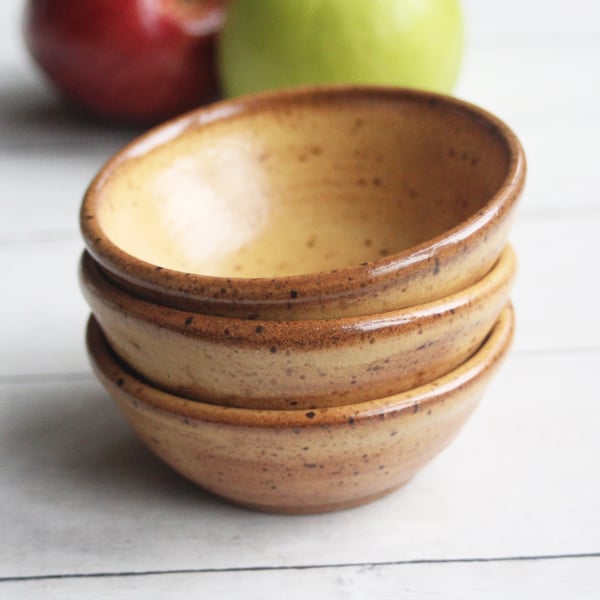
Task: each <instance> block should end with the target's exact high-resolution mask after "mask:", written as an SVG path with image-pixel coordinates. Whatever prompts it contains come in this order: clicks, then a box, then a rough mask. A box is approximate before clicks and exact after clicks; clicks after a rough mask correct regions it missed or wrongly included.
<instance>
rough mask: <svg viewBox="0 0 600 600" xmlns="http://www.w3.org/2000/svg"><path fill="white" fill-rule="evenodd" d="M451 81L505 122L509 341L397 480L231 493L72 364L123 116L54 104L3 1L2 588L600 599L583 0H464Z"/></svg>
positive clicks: (593, 123) (599, 166) (594, 187)
mask: <svg viewBox="0 0 600 600" xmlns="http://www.w3.org/2000/svg"><path fill="white" fill-rule="evenodd" d="M465 9H466V13H467V17H468V26H469V45H468V51H467V56H466V62H465V66H464V70H463V74H462V79H461V82H460V85H459V87H458V89H457V92H456V93H457V95H459V96H462V97H464V98H466V99H468V100H471V101H474V102H476V103H477V104H480V105H482V106H484V107H486V108H488V109H489V110H491V111H493V112H495V113H497V114H498V115H499V116H500V117H502V118H504V119H505V120H506V121H507V122H508V123H509V124H511V126H512V127H513V128H514V129H515V130H516V131H517V133H518V134H519V136H520V137H521V139H522V141H523V143H524V146H525V149H526V151H527V154H528V158H529V165H530V169H529V183H528V187H527V190H526V195H525V197H524V200H523V203H522V208H521V210H520V214H519V217H518V221H517V223H516V225H515V228H514V233H513V236H512V240H513V243H514V245H515V247H516V249H517V251H518V253H519V256H520V275H519V280H518V284H517V288H516V290H515V292H514V301H515V305H516V309H517V316H518V334H517V339H516V342H515V345H514V348H513V352H512V354H511V356H510V357H509V359H508V360H507V362H506V363H505V366H504V368H503V370H502V371H501V373H500V374H499V376H498V377H497V379H496V381H495V382H494V384H493V385H492V387H491V388H490V390H489V392H488V394H487V396H486V397H485V399H484V402H483V404H482V406H481V407H480V409H479V410H478V412H477V413H476V415H475V416H474V418H473V419H472V420H471V421H470V423H469V424H468V425H467V427H466V429H465V430H464V431H463V433H462V434H461V435H460V437H459V438H458V439H457V441H456V442H455V443H454V444H453V445H452V446H451V447H450V448H449V449H448V450H447V451H446V452H444V453H443V454H442V455H441V456H440V457H439V458H438V459H436V460H435V461H434V462H433V463H432V464H431V465H430V466H428V467H427V468H426V469H424V470H423V471H422V472H421V473H420V474H419V475H418V476H417V477H416V478H415V479H414V480H413V481H412V482H411V483H410V484H408V485H407V486H405V487H404V488H403V489H401V490H400V491H398V492H397V493H395V494H393V495H390V496H388V497H387V498H384V499H383V500H381V501H378V502H376V503H374V504H371V505H369V506H364V507H362V508H358V509H354V510H350V511H345V512H340V513H333V514H326V515H320V516H307V517H283V516H269V515H262V514H256V513H252V512H248V511H245V510H242V509H238V508H235V507H233V506H229V505H227V504H225V503H223V502H221V501H219V500H216V499H214V498H212V497H210V496H209V495H207V494H205V493H203V492H202V491H201V490H199V489H198V488H196V487H194V486H192V485H191V484H189V483H187V482H186V481H184V480H183V479H181V478H179V477H178V476H176V475H175V474H174V473H172V472H171V471H170V470H169V469H167V468H166V467H165V466H163V465H162V464H161V463H159V462H158V461H157V460H156V459H155V458H154V457H153V456H152V455H150V454H149V453H148V452H147V451H146V450H145V449H144V448H143V447H142V446H141V445H140V444H139V443H138V441H137V440H136V438H135V437H134V436H133V434H132V433H131V432H130V430H129V429H128V427H127V425H126V424H125V423H124V421H123V419H122V418H121V417H120V415H119V414H118V412H117V409H116V407H115V405H114V404H113V403H112V401H111V400H110V399H109V398H108V397H107V395H106V393H105V392H104V391H103V390H102V388H101V387H100V385H99V384H98V383H97V382H96V381H95V379H94V378H93V377H92V375H91V373H90V370H89V367H88V363H87V359H86V356H85V352H84V346H83V327H84V321H85V318H86V314H87V309H86V306H85V305H84V302H83V300H82V298H81V295H80V293H79V291H78V288H77V283H76V276H75V266H76V262H77V259H78V256H79V253H80V251H81V249H82V242H81V241H80V238H79V233H78V225H77V212H78V205H79V202H80V198H81V195H82V192H83V190H84V188H85V186H86V184H87V183H88V181H89V180H90V178H91V177H92V175H93V174H94V173H95V171H96V170H97V169H98V168H99V166H100V165H101V164H102V162H103V161H104V160H105V159H106V158H107V157H108V156H109V155H110V154H111V153H112V152H113V151H115V150H116V149H117V148H119V147H120V146H121V145H122V144H124V143H125V142H126V141H127V140H128V139H130V138H131V137H132V136H133V135H135V132H131V131H118V130H110V129H107V128H102V127H100V126H92V125H90V124H86V123H82V122H79V121H77V120H74V119H73V118H72V117H71V116H70V115H69V114H68V113H66V112H65V111H64V110H63V109H62V108H61V107H60V105H59V104H58V103H57V102H56V101H55V99H54V97H53V95H52V94H51V93H50V92H49V91H48V90H47V89H46V87H45V85H44V84H43V82H42V81H41V78H40V77H39V76H38V74H37V72H36V71H35V70H34V69H33V67H32V66H31V64H30V62H29V61H28V59H27V56H26V54H25V51H24V49H23V47H22V43H21V36H20V30H19V19H20V11H21V2H20V1H19V0H4V1H3V2H2V13H1V15H0V27H1V30H0V206H1V213H0V282H1V283H0V285H1V288H0V290H1V293H0V340H1V342H0V598H2V599H4V598H6V599H13V598H27V599H28V600H31V599H36V598H44V599H50V600H51V599H59V598H60V599H61V600H62V599H65V598H78V599H79V598H111V599H115V600H119V599H121V598H131V597H140V598H142V597H143V598H145V599H152V598H182V597H184V594H189V595H190V596H191V597H203V598H211V599H219V598H235V597H242V596H243V597H244V598H246V599H248V600H251V599H264V598H277V599H288V598H289V599H299V598H307V597H308V598H334V599H336V598H428V597H439V598H445V599H449V598H454V599H468V598H486V599H489V598H498V599H507V598H510V599H515V598H540V599H544V600H550V599H556V598H565V599H574V598H577V599H578V598H590V599H591V598H593V599H597V598H600V391H599V389H600V187H599V184H598V173H599V172H600V3H599V2H597V0H545V1H542V0H539V1H536V0H506V1H504V2H498V1H496V0H469V1H466V2H465Z"/></svg>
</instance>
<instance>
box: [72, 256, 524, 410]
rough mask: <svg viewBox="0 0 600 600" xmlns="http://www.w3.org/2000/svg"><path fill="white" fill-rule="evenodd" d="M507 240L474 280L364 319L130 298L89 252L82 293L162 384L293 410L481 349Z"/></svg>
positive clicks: (388, 384) (396, 382) (503, 274)
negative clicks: (292, 317) (266, 317)
mask: <svg viewBox="0 0 600 600" xmlns="http://www.w3.org/2000/svg"><path fill="white" fill-rule="evenodd" d="M514 274H515V256H514V252H513V250H512V249H511V248H510V247H507V249H506V251H505V252H504V253H503V254H502V255H501V257H500V259H499V260H498V262H497V263H496V265H495V266H494V267H493V268H492V270H491V271H490V272H489V273H488V274H487V275H486V276H485V277H484V278H483V279H481V280H480V281H479V282H477V283H476V284H474V285H472V286H470V287H468V288H466V289H464V290H461V291H460V292H457V293H455V294H452V295H450V296H448V297H446V298H443V299H441V300H435V301H433V302H429V303H427V304H422V305H419V306H416V307H412V308H405V309H401V310H397V311H393V312H389V313H381V314H377V315H370V316H363V317H346V318H340V319H328V320H322V319H319V320H314V321H312V320H302V321H263V320H261V321H250V320H248V319H232V318H228V317H215V316H211V315H201V314H198V313H190V312H186V311H179V310H176V309H172V308H169V307H165V306H162V305H158V304H153V303H150V302H148V301H146V300H142V299H140V298H138V297H137V296H133V295H131V294H129V293H127V292H125V291H123V290H121V289H120V288H118V287H117V286H115V285H114V284H113V283H111V282H110V280H109V279H108V278H107V277H105V276H104V275H103V274H102V273H101V272H100V270H99V269H98V267H97V266H96V264H95V262H94V261H93V259H92V258H91V257H90V256H89V255H87V254H84V256H83V258H82V262H81V269H80V280H81V287H82V290H83V293H84V295H85V298H86V300H87V302H88V304H89V305H90V307H91V309H92V311H93V313H94V315H95V316H96V318H97V320H98V322H99V323H100V326H101V327H102V329H103V330H104V332H105V334H106V336H107V338H108V340H109V343H110V344H111V346H112V347H113V348H114V350H115V351H116V352H117V354H118V355H119V356H120V357H121V358H122V359H123V360H124V361H125V362H126V363H127V364H128V365H129V366H130V367H132V368H133V369H134V370H135V371H137V372H138V373H139V374H141V375H142V376H143V377H144V378H145V379H147V380H148V381H149V382H151V383H152V384H153V385H155V386H157V387H160V388H162V389H164V390H166V391H169V392H172V393H175V394H178V395H181V396H185V397H187V398H191V399H195V400H201V401H205V402H212V403H214V404H220V405H225V406H236V407H241V408H263V409H289V408H294V407H295V408H314V407H325V406H334V405H342V404H350V403H354V402H360V401H363V400H370V399H373V398H379V397H382V396H388V395H391V394H395V393H397V392H401V391H404V390H408V389H410V388H412V387H415V386H418V385H422V384H424V383H426V382H429V381H431V380H432V379H435V378H436V377H438V376H440V375H443V374H444V373H447V372H448V371H450V370H451V369H453V368H454V367H456V366H458V365H459V364H460V363H462V362H463V361H464V360H466V359H467V358H468V357H469V356H471V354H473V352H475V351H476V350H477V348H478V347H479V346H480V345H481V343H482V341H483V340H484V339H485V337H486V336H487V334H488V333H489V331H490V330H491V328H492V327H493V325H494V323H495V322H496V320H497V318H498V315H499V314H500V312H501V310H502V309H503V308H504V306H505V305H506V303H507V301H508V298H509V293H510V289H511V285H512V282H513V277H514Z"/></svg>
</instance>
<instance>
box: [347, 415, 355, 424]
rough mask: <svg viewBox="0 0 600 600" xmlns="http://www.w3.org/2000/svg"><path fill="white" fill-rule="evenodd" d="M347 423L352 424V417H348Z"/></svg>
mask: <svg viewBox="0 0 600 600" xmlns="http://www.w3.org/2000/svg"><path fill="white" fill-rule="evenodd" d="M348 423H350V425H354V417H348Z"/></svg>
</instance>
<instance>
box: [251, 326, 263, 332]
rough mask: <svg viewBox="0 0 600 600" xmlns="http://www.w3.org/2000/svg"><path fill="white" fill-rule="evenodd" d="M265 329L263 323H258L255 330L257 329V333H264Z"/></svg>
mask: <svg viewBox="0 0 600 600" xmlns="http://www.w3.org/2000/svg"><path fill="white" fill-rule="evenodd" d="M264 330H265V328H264V327H263V326H262V325H257V326H256V329H255V330H254V331H256V333H262V332H263V331H264Z"/></svg>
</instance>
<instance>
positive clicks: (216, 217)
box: [93, 95, 510, 277]
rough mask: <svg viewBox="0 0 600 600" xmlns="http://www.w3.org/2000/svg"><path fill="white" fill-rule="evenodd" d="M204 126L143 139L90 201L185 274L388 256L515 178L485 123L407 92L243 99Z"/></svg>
mask: <svg viewBox="0 0 600 600" xmlns="http://www.w3.org/2000/svg"><path fill="white" fill-rule="evenodd" d="M200 121H201V123H199V122H198V121H196V122H194V121H192V122H190V123H189V124H188V126H187V127H185V128H183V131H177V133H176V135H171V133H170V130H168V129H162V130H161V129H159V130H157V132H156V133H154V134H150V137H149V138H143V140H142V141H141V142H140V143H139V144H137V145H136V144H134V145H133V146H131V147H130V148H129V150H128V151H127V152H126V153H124V154H123V155H122V156H121V159H120V160H117V161H114V162H113V164H112V167H111V168H110V169H109V170H108V171H107V172H106V173H105V174H104V176H103V177H102V179H101V181H100V182H99V183H96V184H95V190H94V191H93V193H95V194H97V219H98V223H99V225H100V227H101V228H102V230H103V232H104V233H105V235H106V236H107V237H108V238H109V240H110V241H111V242H112V243H114V244H115V245H117V246H119V247H120V248H121V249H122V250H124V251H125V252H127V253H128V254H130V255H133V256H135V257H136V258H139V259H142V260H144V261H146V262H149V263H152V264H155V265H158V266H160V267H164V268H170V269H173V270H176V271H185V272H191V273H197V274H203V275H212V276H222V277H276V276H286V275H299V274H306V273H312V272H320V271H329V270H332V269H337V268H343V267H347V266H352V265H357V264H360V263H362V262H365V261H371V260H374V259H377V258H381V257H383V256H387V255H389V254H393V253H397V252H400V251H402V250H406V249H407V248H410V247H412V246H415V245H418V244H420V243H422V242H425V241H427V240H430V239H432V238H435V237H436V236H438V235H440V234H442V233H443V232H444V231H447V230H449V229H451V228H453V227H455V226H457V225H458V224H459V223H460V222H461V221H463V220H465V219H467V218H468V217H470V216H472V215H474V214H476V213H477V211H478V210H479V209H481V208H482V207H483V206H484V205H485V204H486V203H487V202H488V201H489V200H490V199H491V198H492V196H493V195H494V194H495V193H496V192H497V191H498V189H499V187H500V186H501V185H502V181H503V179H504V177H505V176H506V173H507V171H508V169H509V160H510V157H509V152H508V150H507V148H506V145H505V143H504V142H503V141H502V138H501V137H500V136H499V135H498V134H497V133H496V132H495V130H494V129H492V128H490V127H489V125H488V124H486V123H485V122H484V121H483V120H481V119H478V118H476V117H474V116H473V115H472V114H471V113H469V112H468V111H467V110H464V109H461V108H459V107H457V106H454V105H452V104H446V103H444V102H441V101H424V100H423V99H422V98H420V97H414V98H413V97H411V96H410V95H409V96H407V97H406V98H404V99H403V100H402V101H398V99H395V98H393V97H385V96H381V97H378V96H371V97H368V98H366V99H365V98H360V97H358V98H356V99H354V100H352V99H350V100H349V99H347V98H344V97H337V96H333V97H324V98H321V97H318V96H315V97H311V96H307V97H304V99H302V100H301V101H298V100H297V99H296V101H285V99H283V100H281V101H279V102H278V101H276V100H271V101H269V102H267V103H265V104H264V105H263V104H260V103H257V104H255V105H251V104H249V105H248V106H244V105H243V103H242V104H241V105H240V107H238V108H237V110H235V111H231V110H228V111H225V110H223V111H219V110H218V109H214V110H213V112H212V113H210V112H209V116H208V117H205V118H204V119H200ZM165 140H166V141H165Z"/></svg>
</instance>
